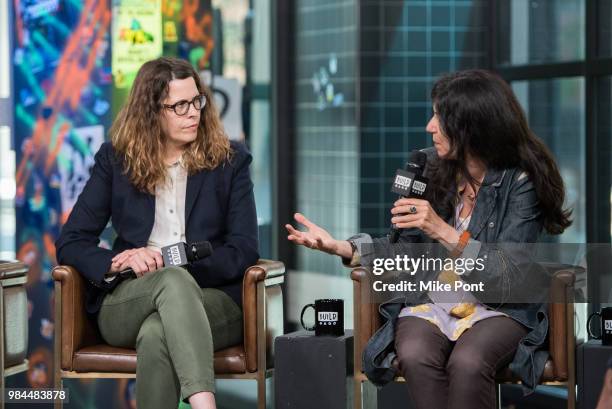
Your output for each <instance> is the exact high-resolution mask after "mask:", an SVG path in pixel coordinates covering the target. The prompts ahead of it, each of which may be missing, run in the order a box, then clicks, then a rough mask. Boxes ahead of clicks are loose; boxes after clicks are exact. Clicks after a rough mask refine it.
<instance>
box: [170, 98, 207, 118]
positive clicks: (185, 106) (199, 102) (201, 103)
mask: <svg viewBox="0 0 612 409" xmlns="http://www.w3.org/2000/svg"><path fill="white" fill-rule="evenodd" d="M191 104H193V107H194V108H195V109H197V110H198V111H201V110H203V109H204V107H205V106H206V95H204V94H200V95H196V96H195V97H194V98H193V99H192V100H191V101H187V100H182V101H179V102H177V103H176V104H172V105H166V104H164V108H166V109H171V110H173V111H174V113H175V114H177V115H178V116H183V115H185V114H187V112H189V105H191Z"/></svg>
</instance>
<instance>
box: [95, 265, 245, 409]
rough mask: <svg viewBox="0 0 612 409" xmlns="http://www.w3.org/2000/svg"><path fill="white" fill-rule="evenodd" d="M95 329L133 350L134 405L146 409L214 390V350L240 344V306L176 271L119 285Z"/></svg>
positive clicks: (171, 405)
mask: <svg viewBox="0 0 612 409" xmlns="http://www.w3.org/2000/svg"><path fill="white" fill-rule="evenodd" d="M98 326H99V328H100V333H101V334H102V337H103V338H104V340H105V341H106V342H107V343H109V344H110V345H113V346H117V347H124V348H134V347H135V348H136V352H137V355H138V359H137V364H136V401H137V403H138V407H139V408H147V409H154V408H160V409H162V408H163V409H171V408H176V407H178V404H179V399H180V398H181V396H182V399H183V400H185V401H186V400H187V398H189V396H191V395H192V394H194V393H197V392H202V391H208V392H214V390H215V376H214V375H215V373H214V369H213V351H216V350H218V349H222V348H226V347H228V346H231V345H236V344H240V343H241V342H242V311H241V310H240V307H238V305H236V303H235V302H234V301H233V300H232V299H231V298H230V297H229V296H228V295H227V294H225V293H224V292H223V291H221V290H217V289H214V288H200V287H199V286H198V284H197V283H196V281H195V279H194V278H193V277H192V276H191V274H189V272H187V271H186V270H185V269H182V268H179V267H165V268H162V269H160V270H158V271H155V272H153V273H149V274H146V275H145V276H143V277H141V278H137V279H136V278H132V279H128V280H125V281H123V282H122V283H120V284H119V285H118V286H117V287H116V288H115V289H114V290H113V292H111V293H110V294H107V295H106V296H105V297H104V301H103V303H102V307H101V309H100V314H99V316H98Z"/></svg>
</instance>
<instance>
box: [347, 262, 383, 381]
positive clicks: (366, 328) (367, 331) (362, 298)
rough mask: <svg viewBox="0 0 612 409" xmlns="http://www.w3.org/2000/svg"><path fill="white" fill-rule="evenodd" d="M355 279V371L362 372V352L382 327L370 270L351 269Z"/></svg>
mask: <svg viewBox="0 0 612 409" xmlns="http://www.w3.org/2000/svg"><path fill="white" fill-rule="evenodd" d="M351 279H352V280H353V320H354V327H355V339H354V343H355V345H354V351H355V354H354V355H355V356H354V365H355V373H360V372H361V353H362V351H363V350H364V349H365V346H366V344H367V343H368V341H369V339H370V338H371V337H372V335H374V333H375V332H376V330H378V328H379V327H380V321H381V319H380V314H379V313H378V307H379V303H377V302H374V301H373V300H372V291H371V287H370V286H371V280H370V274H369V273H368V270H367V269H366V268H364V267H357V268H354V269H353V270H352V271H351Z"/></svg>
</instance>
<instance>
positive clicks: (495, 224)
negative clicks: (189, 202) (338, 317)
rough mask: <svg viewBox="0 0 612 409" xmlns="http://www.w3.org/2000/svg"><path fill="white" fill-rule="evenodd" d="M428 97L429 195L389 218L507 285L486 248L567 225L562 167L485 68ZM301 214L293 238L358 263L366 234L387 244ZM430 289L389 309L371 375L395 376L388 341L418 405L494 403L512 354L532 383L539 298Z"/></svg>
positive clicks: (540, 353)
mask: <svg viewBox="0 0 612 409" xmlns="http://www.w3.org/2000/svg"><path fill="white" fill-rule="evenodd" d="M431 97H432V102H433V111H434V114H433V117H432V118H431V120H430V121H429V123H428V124H427V132H428V133H430V134H431V136H432V140H433V145H434V147H433V149H426V150H424V151H425V152H426V153H427V156H428V160H427V165H426V167H425V174H426V175H427V176H428V177H429V179H430V183H429V187H430V188H428V192H427V197H426V199H427V200H424V199H413V198H402V199H399V200H397V201H396V202H395V203H394V204H393V208H392V209H391V222H392V223H393V224H394V225H395V226H396V227H397V228H401V229H404V230H403V231H402V234H401V235H400V238H399V243H400V244H401V243H431V242H437V243H440V244H441V245H443V246H444V247H445V248H446V249H447V250H448V251H449V252H451V254H454V255H455V256H462V257H468V258H476V257H479V258H481V259H482V260H485V262H484V267H485V268H484V271H481V272H477V271H474V270H473V271H471V274H470V275H469V277H467V276H468V275H467V274H466V277H465V278H466V280H469V281H483V282H487V283H497V282H500V281H501V280H500V277H501V276H502V274H505V273H504V272H503V271H500V270H501V269H500V268H499V266H500V265H501V263H499V262H497V261H499V260H498V257H500V255H499V252H489V251H488V246H487V243H535V242H537V240H538V237H539V235H540V233H541V232H542V230H546V231H547V232H548V233H550V234H560V233H562V232H563V231H564V230H565V229H566V228H567V227H568V226H569V225H570V224H571V220H570V212H569V211H568V210H566V209H564V208H563V207H562V206H563V201H564V197H565V190H564V187H563V181H562V179H561V176H560V174H559V170H558V168H557V165H556V164H555V161H554V159H553V157H552V155H551V153H550V152H549V150H548V149H547V148H546V146H545V145H544V144H543V143H542V142H541V141H540V140H539V139H538V138H537V137H536V136H535V135H534V133H533V132H532V131H531V130H530V129H529V127H528V125H527V121H526V119H525V116H524V114H523V112H522V110H521V108H520V105H519V103H518V101H517V100H516V97H515V96H514V94H513V92H512V90H511V88H510V87H509V86H508V84H507V83H506V82H504V81H503V80H502V79H501V78H500V77H498V76H497V75H495V74H492V73H490V72H487V71H483V70H468V71H462V72H457V73H454V74H450V75H446V76H444V77H442V78H440V79H439V80H438V81H437V82H436V83H435V85H434V87H433V89H432V93H431ZM295 219H296V221H297V222H298V223H301V224H303V225H304V226H305V227H306V230H305V231H298V230H296V229H295V228H294V227H292V226H291V225H289V224H288V225H287V226H286V227H287V230H288V232H289V235H288V239H289V240H290V241H292V242H294V243H296V244H300V245H304V246H306V247H309V248H312V249H317V250H321V251H324V252H327V253H330V254H335V255H338V256H341V257H342V258H343V259H344V260H345V262H346V264H348V265H351V266H355V265H358V264H359V262H360V260H361V258H362V256H363V254H361V253H362V252H363V244H364V243H372V242H374V243H377V244H382V245H389V243H388V239H387V238H381V239H374V240H372V239H371V238H370V237H369V236H368V235H364V234H360V235H357V236H353V237H351V238H350V239H348V240H336V239H334V238H333V237H332V236H331V235H330V234H329V233H328V232H327V231H325V230H324V229H322V228H321V227H319V226H317V225H316V224H314V223H312V222H311V221H310V220H308V219H307V218H306V217H305V216H303V215H301V214H299V213H298V214H296V215H295ZM427 295H428V298H427V300H426V301H425V302H423V303H421V304H418V305H415V304H411V305H405V306H402V308H396V309H394V310H393V311H395V312H394V313H389V311H391V310H389V311H387V313H388V314H387V315H388V316H389V320H388V321H387V324H385V325H392V326H393V331H378V332H377V334H376V335H375V336H374V338H373V339H372V340H370V342H369V343H368V346H367V347H366V351H364V369H365V372H366V375H368V377H369V378H370V379H371V380H372V381H373V382H374V383H376V384H382V383H384V380H383V379H386V380H387V381H388V380H389V379H392V378H393V377H392V376H390V377H389V376H386V374H384V370H385V369H388V370H389V371H393V368H391V367H390V361H391V360H388V359H385V357H384V356H383V355H384V354H382V353H383V352H388V350H387V349H386V348H387V347H388V346H389V345H390V349H391V350H394V352H395V353H396V354H397V358H398V364H399V371H400V372H401V374H402V375H403V377H404V378H405V379H406V382H407V385H408V388H409V391H410V394H411V396H412V399H413V401H414V403H415V404H416V407H417V408H419V409H442V408H450V407H452V408H458V409H463V408H465V409H478V408H483V409H484V408H493V407H494V405H495V378H494V377H495V373H496V371H497V370H499V369H500V368H502V367H505V366H507V365H508V364H509V363H512V365H511V368H512V369H513V371H514V372H515V373H517V374H518V375H520V377H521V379H522V380H523V383H524V385H526V387H527V388H531V389H533V388H534V387H535V385H536V384H537V383H538V379H539V378H540V376H541V374H542V371H543V368H544V362H545V360H546V359H545V358H546V356H547V353H546V352H545V351H544V344H545V339H546V331H547V328H548V321H547V318H546V309H545V307H544V305H543V304H523V305H516V304H501V305H496V306H495V307H493V306H491V305H488V304H486V303H484V302H479V301H478V299H477V298H468V300H470V299H471V300H472V301H471V302H460V300H463V299H465V298H462V299H459V298H458V299H457V301H456V302H448V301H445V302H441V301H439V300H437V299H436V298H435V297H434V294H432V293H431V292H430V293H428V294H427ZM467 295H468V296H472V294H471V293H469V294H467ZM461 296H462V297H465V296H466V294H462V295H461ZM385 334H393V335H392V338H393V339H388V338H385V337H387V335H385ZM385 365H387V366H386V367H385ZM369 369H373V370H371V371H370V370H369ZM381 370H382V372H381ZM383 375H385V376H383Z"/></svg>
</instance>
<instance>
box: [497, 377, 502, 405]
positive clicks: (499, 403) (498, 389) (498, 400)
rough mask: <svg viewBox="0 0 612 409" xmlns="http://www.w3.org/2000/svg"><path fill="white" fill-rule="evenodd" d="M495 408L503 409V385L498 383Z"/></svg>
mask: <svg viewBox="0 0 612 409" xmlns="http://www.w3.org/2000/svg"><path fill="white" fill-rule="evenodd" d="M495 407H496V408H497V409H501V407H502V399H501V383H496V384H495Z"/></svg>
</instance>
